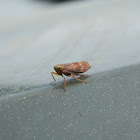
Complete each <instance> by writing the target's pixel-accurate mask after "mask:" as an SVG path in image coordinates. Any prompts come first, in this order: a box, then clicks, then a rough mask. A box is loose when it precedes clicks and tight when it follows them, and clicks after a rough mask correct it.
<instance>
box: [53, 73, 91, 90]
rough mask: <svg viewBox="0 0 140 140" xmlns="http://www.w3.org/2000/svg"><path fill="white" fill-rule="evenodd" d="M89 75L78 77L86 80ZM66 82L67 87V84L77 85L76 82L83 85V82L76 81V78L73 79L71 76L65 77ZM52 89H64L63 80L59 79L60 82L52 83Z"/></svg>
mask: <svg viewBox="0 0 140 140" xmlns="http://www.w3.org/2000/svg"><path fill="white" fill-rule="evenodd" d="M89 77H90V76H89V75H87V76H78V78H79V79H81V80H86V79H88V78H89ZM66 84H67V87H69V86H74V85H77V84H81V85H83V83H81V82H79V81H77V80H76V79H73V78H71V79H67V80H66ZM87 84H88V83H87ZM85 85H86V84H85ZM54 89H64V85H63V82H62V81H61V82H57V83H55V84H54Z"/></svg>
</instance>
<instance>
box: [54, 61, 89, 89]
mask: <svg viewBox="0 0 140 140" xmlns="http://www.w3.org/2000/svg"><path fill="white" fill-rule="evenodd" d="M90 67H91V66H90V65H89V64H88V62H86V61H82V62H74V63H66V64H57V65H55V66H54V70H55V71H56V72H51V75H52V77H53V79H54V81H53V82H52V83H54V82H55V81H56V80H55V78H54V76H53V75H54V74H55V75H59V76H62V77H63V78H64V91H65V90H66V82H65V77H64V75H65V76H68V77H73V78H75V79H76V80H78V81H80V82H83V83H86V81H83V80H81V79H79V78H77V77H75V76H86V75H84V74H81V73H84V72H86V71H87V70H89V69H90ZM52 83H51V84H52Z"/></svg>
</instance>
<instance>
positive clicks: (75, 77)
mask: <svg viewBox="0 0 140 140" xmlns="http://www.w3.org/2000/svg"><path fill="white" fill-rule="evenodd" d="M68 77H73V78H75V79H76V80H78V81H80V82H83V83H85V84H86V83H87V82H86V81H83V80H81V79H79V78H76V77H75V76H74V75H70V76H68Z"/></svg>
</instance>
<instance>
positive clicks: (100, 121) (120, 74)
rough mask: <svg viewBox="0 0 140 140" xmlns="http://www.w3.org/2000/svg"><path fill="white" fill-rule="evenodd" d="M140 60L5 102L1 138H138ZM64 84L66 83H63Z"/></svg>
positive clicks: (0, 113) (0, 110)
mask: <svg viewBox="0 0 140 140" xmlns="http://www.w3.org/2000/svg"><path fill="white" fill-rule="evenodd" d="M139 71H140V65H137V66H131V67H127V68H123V69H118V70H113V71H109V72H105V73H101V74H97V75H91V76H89V77H88V78H87V79H86V80H87V82H88V84H87V85H82V84H81V83H79V82H75V81H73V80H70V81H68V84H67V91H66V92H64V91H63V86H62V85H55V86H54V87H42V88H37V89H32V90H30V91H26V92H20V93H18V94H17V95H15V96H13V97H12V96H11V97H10V96H4V98H2V100H1V101H0V121H1V122H0V123H1V126H0V139H1V140H19V139H20V140H38V139H41V140H45V139H56V140H64V139H66V140H70V139H71V140H73V139H79V140H87V139H90V140H111V139H113V140H118V139H119V140H132V139H133V140H139V138H140V125H139V124H140V73H139ZM61 84H62V83H61Z"/></svg>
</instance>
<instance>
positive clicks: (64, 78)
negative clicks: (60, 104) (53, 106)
mask: <svg viewBox="0 0 140 140" xmlns="http://www.w3.org/2000/svg"><path fill="white" fill-rule="evenodd" d="M61 76H62V77H63V78H64V91H66V81H65V77H64V76H63V75H61Z"/></svg>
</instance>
